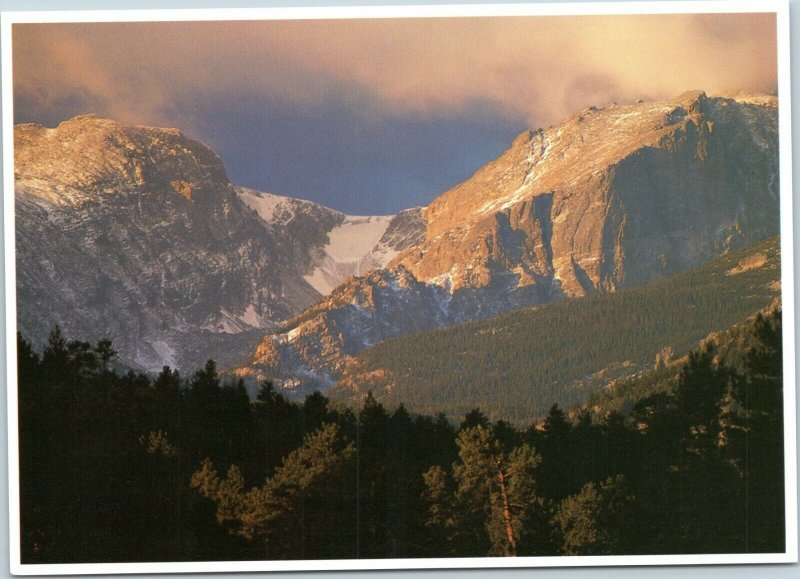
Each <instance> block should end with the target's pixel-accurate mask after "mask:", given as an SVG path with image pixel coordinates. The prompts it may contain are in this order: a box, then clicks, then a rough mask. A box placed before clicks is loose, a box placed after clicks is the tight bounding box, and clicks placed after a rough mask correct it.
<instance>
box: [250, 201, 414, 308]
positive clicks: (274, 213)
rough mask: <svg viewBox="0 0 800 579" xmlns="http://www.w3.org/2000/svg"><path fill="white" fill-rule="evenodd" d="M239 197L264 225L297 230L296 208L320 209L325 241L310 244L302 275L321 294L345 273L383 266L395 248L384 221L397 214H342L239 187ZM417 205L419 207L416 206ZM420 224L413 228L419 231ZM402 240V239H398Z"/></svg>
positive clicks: (291, 231) (289, 231)
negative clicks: (311, 248) (316, 244)
mask: <svg viewBox="0 0 800 579" xmlns="http://www.w3.org/2000/svg"><path fill="white" fill-rule="evenodd" d="M237 193H238V195H239V199H241V201H242V202H243V203H244V204H245V205H247V206H248V207H249V208H250V209H252V210H254V211H255V212H256V213H258V215H259V217H261V219H262V220H263V221H264V226H265V227H267V228H273V229H274V228H281V229H283V230H284V231H285V233H286V234H287V235H292V236H294V235H296V234H297V229H298V228H302V227H303V224H302V223H301V222H300V220H299V219H297V216H298V215H299V214H301V213H306V214H308V213H317V214H322V215H324V217H326V218H327V219H324V220H320V223H322V222H323V221H324V222H325V223H326V224H327V225H328V227H326V228H325V231H324V233H325V235H326V242H325V243H324V244H320V245H319V246H317V247H316V249H315V250H312V252H311V253H312V255H311V256H310V263H309V265H308V267H306V268H305V269H304V271H302V272H301V274H302V277H303V279H304V280H305V281H306V282H308V284H309V285H311V287H313V288H314V289H315V290H317V291H318V292H319V293H320V294H322V295H323V296H326V295H328V294H330V293H331V292H332V291H333V289H334V288H336V287H337V286H339V285H340V284H341V283H342V282H344V281H345V280H346V279H347V278H349V277H352V276H357V275H364V274H366V273H369V272H370V271H372V270H374V269H379V268H382V267H385V266H386V265H387V264H388V263H389V262H390V261H391V260H392V259H393V258H394V257H395V256H397V255H398V254H399V248H398V247H397V241H398V240H397V239H396V236H392V239H387V238H386V233H387V231H389V226H390V225H391V224H392V222H393V221H395V220H396V218H397V217H398V216H399V215H402V214H405V213H407V211H405V212H401V213H400V214H398V215H346V214H344V213H341V212H339V211H336V210H334V209H330V208H328V207H325V206H323V205H317V204H316V203H313V202H311V201H305V200H302V199H295V198H292V197H284V196H282V195H275V194H272V193H264V192H262V191H255V190H253V189H247V188H244V187H238V188H237ZM418 211H421V210H418ZM419 229H420V230H419V231H418V232H416V233H419V234H421V227H420V228H419ZM400 241H402V240H400Z"/></svg>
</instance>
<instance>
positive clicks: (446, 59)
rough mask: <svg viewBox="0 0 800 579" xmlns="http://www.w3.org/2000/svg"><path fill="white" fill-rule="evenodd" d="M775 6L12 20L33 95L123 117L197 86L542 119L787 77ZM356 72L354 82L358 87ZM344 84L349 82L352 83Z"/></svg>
mask: <svg viewBox="0 0 800 579" xmlns="http://www.w3.org/2000/svg"><path fill="white" fill-rule="evenodd" d="M775 61H776V50H775V19H774V16H772V15H768V14H749V15H735V14H734V15H725V14H723V15H646V16H583V17H573V16H570V17H566V16H559V17H525V18H517V17H515V18H508V17H504V18H501V17H497V18H444V19H441V18H440V19H428V20H421V19H392V20H349V21H288V22H287V21H260V22H224V23H212V22H193V23H156V24H154V23H116V24H111V23H109V24H63V25H54V24H50V25H16V26H15V29H14V73H15V94H16V96H17V99H18V100H19V101H24V104H23V105H22V106H23V108H24V109H25V110H26V111H27V110H34V109H36V108H41V109H45V110H47V109H53V108H56V107H58V105H59V103H63V102H64V101H68V100H69V99H72V100H77V101H85V102H86V103H87V104H91V105H94V106H97V107H98V108H101V109H102V110H101V111H95V112H100V113H108V114H109V115H112V116H114V117H116V118H119V119H120V120H124V121H140V122H159V121H167V120H170V119H173V118H174V117H175V116H176V115H177V114H179V112H180V114H182V115H188V116H191V111H188V113H187V112H186V111H185V110H182V107H181V103H186V104H187V105H189V107H190V105H191V98H192V95H193V94H196V93H209V92H211V93H220V94H230V95H232V96H235V95H236V94H242V93H250V94H262V95H263V97H264V100H265V103H269V102H274V101H284V102H291V103H295V104H298V105H302V104H304V103H318V102H320V101H323V100H325V99H326V98H328V97H329V96H330V93H331V92H332V91H340V92H341V91H345V92H346V91H347V90H363V91H367V92H369V93H371V94H373V95H374V96H375V97H376V99H377V100H378V102H379V103H380V105H381V106H389V107H393V108H394V109H396V110H401V111H409V112H410V113H415V114H425V113H427V112H431V111H436V110H437V109H443V108H447V109H459V108H463V107H465V106H468V105H469V104H470V103H474V102H475V101H487V102H490V103H494V104H496V106H498V107H500V108H504V109H507V110H508V111H510V112H511V113H512V114H522V115H524V116H525V117H526V118H527V119H529V120H530V121H532V122H535V121H538V122H540V123H553V122H557V121H558V120H559V119H560V118H561V117H563V116H565V115H567V114H569V113H571V112H573V111H574V109H575V108H576V107H583V106H587V105H590V104H595V105H604V104H607V103H608V102H611V101H631V100H635V99H638V98H643V97H647V98H657V97H668V96H672V95H674V94H677V93H679V92H682V91H684V90H686V89H689V88H702V89H704V90H706V91H707V92H709V93H712V94H718V93H731V92H739V91H747V92H756V91H766V90H769V89H771V88H773V87H774V86H775V84H776V62H775ZM348 87H349V88H348ZM345 96H346V95H345Z"/></svg>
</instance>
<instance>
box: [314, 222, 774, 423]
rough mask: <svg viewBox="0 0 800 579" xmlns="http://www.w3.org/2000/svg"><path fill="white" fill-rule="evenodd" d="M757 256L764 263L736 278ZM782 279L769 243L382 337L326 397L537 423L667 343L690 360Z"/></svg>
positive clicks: (759, 304) (646, 363)
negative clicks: (622, 284) (665, 272)
mask: <svg viewBox="0 0 800 579" xmlns="http://www.w3.org/2000/svg"><path fill="white" fill-rule="evenodd" d="M759 256H762V257H765V258H766V262H765V263H764V264H763V265H761V266H760V267H753V268H750V269H747V268H743V270H742V271H741V272H740V273H738V274H736V275H731V273H730V272H731V271H736V270H735V268H737V267H740V264H741V263H747V262H748V260H752V259H753V258H754V257H759ZM778 280H780V238H779V237H772V238H769V239H766V240H764V241H761V242H758V243H756V244H753V245H751V246H748V247H746V248H744V249H740V250H738V251H733V252H731V253H730V254H726V255H724V256H722V257H720V258H717V259H714V260H711V261H709V262H707V263H705V264H703V265H701V266H698V267H695V268H692V269H689V270H686V271H684V272H682V273H680V274H678V275H675V276H673V277H669V278H666V279H662V280H659V281H657V282H654V283H651V284H648V285H644V286H639V287H633V288H624V289H621V290H620V291H618V292H599V293H596V294H592V295H589V296H586V297H583V298H574V299H567V300H563V301H560V302H555V303H551V304H549V305H547V306H545V307H540V308H532V309H521V310H514V311H511V312H508V313H505V314H501V315H499V316H495V317H492V318H489V319H488V320H480V321H473V322H468V323H464V324H456V325H452V326H448V327H446V328H441V329H437V330H431V331H427V332H421V333H418V334H411V335H406V336H400V337H397V338H393V339H390V340H385V341H383V342H380V343H378V344H376V345H374V346H372V347H371V348H368V349H367V350H364V351H363V352H361V353H360V354H358V355H357V356H356V363H355V364H353V365H352V366H351V367H349V368H348V370H346V371H345V374H344V376H343V379H342V380H341V381H340V382H339V384H338V385H337V386H334V388H333V390H332V391H331V392H330V394H329V395H330V396H331V398H332V399H333V400H339V399H341V400H351V399H353V398H357V397H360V396H362V395H363V394H365V393H366V392H365V391H366V390H367V389H369V390H371V391H372V392H373V394H374V395H375V397H376V398H377V399H378V400H379V401H381V402H382V403H383V404H385V405H386V406H388V407H390V408H394V407H395V406H397V405H398V404H400V403H403V404H405V406H406V408H407V409H409V410H410V411H413V412H420V413H426V414H430V413H433V412H439V411H444V412H446V413H447V415H448V416H452V417H458V416H461V415H463V414H464V413H465V412H467V411H468V410H469V406H468V404H470V403H471V404H473V405H474V404H477V405H479V406H480V407H481V409H482V410H483V411H484V412H485V413H486V414H487V415H488V416H490V417H492V418H506V419H512V420H515V421H517V420H528V419H529V417H530V416H531V415H539V416H541V415H543V414H545V413H546V412H547V409H548V408H549V407H550V405H551V404H552V403H554V402H558V403H559V404H560V405H561V406H564V407H566V406H569V405H571V404H572V403H574V402H575V401H580V400H583V399H585V397H586V395H587V394H588V393H590V392H591V391H592V389H593V388H595V387H596V386H597V385H598V384H597V382H598V381H597V380H594V379H592V376H593V375H594V374H595V373H597V372H601V371H606V370H612V372H613V370H614V368H615V367H616V368H619V367H620V366H623V365H625V364H630V365H631V366H632V367H634V368H636V369H641V368H648V367H651V366H652V364H653V361H654V359H655V356H656V355H657V354H658V353H659V352H660V351H661V350H662V349H663V348H664V347H665V346H669V347H671V348H672V349H673V350H674V351H675V353H676V354H678V355H683V354H685V353H686V352H687V351H689V350H690V349H691V348H692V347H693V346H694V345H695V344H696V343H697V342H698V341H699V340H701V339H702V338H703V337H705V336H706V335H708V333H709V332H712V331H719V330H722V329H724V328H727V327H728V326H730V325H731V324H734V323H736V322H738V321H739V320H742V319H743V318H745V317H747V316H750V315H753V314H755V312H758V311H759V310H761V309H763V308H765V307H767V306H768V305H769V304H770V302H771V301H772V300H773V299H774V298H775V296H776V291H775V289H774V288H775V286H774V283H775V281H778ZM623 372H625V373H631V371H630V369H626V370H623ZM467 401H468V402H467Z"/></svg>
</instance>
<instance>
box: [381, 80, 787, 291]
mask: <svg viewBox="0 0 800 579" xmlns="http://www.w3.org/2000/svg"><path fill="white" fill-rule="evenodd" d="M733 143H737V145H734V144H733ZM745 167H754V168H755V170H756V172H757V176H756V178H753V176H752V175H751V174H749V173H747V172H746V171H745ZM776 173H777V114H776V109H775V108H774V107H771V106H760V105H758V104H752V103H750V102H749V101H748V102H740V101H737V100H735V99H731V98H716V97H715V98H711V97H708V96H706V94H705V93H704V92H703V91H689V92H685V93H683V94H681V95H680V96H678V97H676V98H674V99H670V100H664V101H657V102H652V103H636V104H631V105H611V106H608V107H605V108H602V109H600V108H596V107H588V108H586V109H583V110H582V111H580V112H578V113H576V114H575V115H573V116H571V117H569V118H567V119H566V120H565V121H564V122H563V123H561V124H560V125H558V126H555V127H552V128H550V129H547V130H543V129H539V130H536V131H526V132H524V133H522V134H521V135H520V136H518V137H517V138H516V139H515V140H514V142H513V144H512V145H511V146H510V147H509V149H508V150H506V151H505V152H504V153H503V154H502V155H500V157H498V159H496V160H495V161H492V162H491V163H489V164H487V165H486V166H484V167H483V168H481V169H480V170H478V171H477V172H476V173H475V174H474V175H473V176H472V177H471V178H470V179H468V180H467V181H465V182H464V183H462V184H460V185H458V186H456V187H454V188H453V189H451V190H449V191H447V192H446V193H444V194H443V195H442V196H441V197H439V198H438V199H436V200H435V201H433V202H432V203H431V204H430V205H429V206H428V209H427V210H426V212H425V218H426V222H427V228H426V233H425V237H426V243H424V244H422V246H421V247H419V248H415V250H414V251H409V252H407V253H405V254H404V255H401V256H400V257H398V258H397V260H395V263H400V262H402V263H404V264H405V265H406V266H407V267H408V268H409V269H410V270H411V271H413V272H414V274H415V275H416V276H417V277H419V278H420V279H424V280H427V281H431V282H436V281H437V280H438V283H443V284H444V283H446V284H450V285H453V286H455V287H479V286H482V285H486V284H488V283H491V279H492V277H493V274H494V272H496V271H497V270H498V269H499V270H504V271H509V270H512V271H515V272H516V274H517V275H518V278H519V285H527V284H532V283H538V284H539V285H542V283H544V284H553V285H554V287H556V288H557V289H558V290H559V291H563V292H565V293H566V294H568V295H583V294H584V293H586V292H588V291H594V290H596V289H600V288H606V289H613V288H615V287H620V286H622V285H625V284H636V283H641V282H642V281H646V280H647V279H649V278H651V277H652V276H653V275H654V274H655V275H660V274H669V273H674V272H675V271H677V269H681V268H685V267H688V266H689V265H691V264H690V262H693V260H696V259H697V257H698V256H697V255H696V253H697V252H698V248H700V247H704V246H707V245H708V243H709V242H710V243H711V244H713V245H715V246H730V245H731V244H734V245H735V244H736V243H737V242H738V241H737V240H738V239H739V237H740V235H739V233H738V231H739V229H740V225H741V223H740V221H741V217H742V211H741V208H743V207H752V208H753V210H755V211H758V212H760V211H761V210H760V209H758V208H757V207H755V206H753V205H752V203H753V199H754V198H756V197H757V196H758V195H766V196H767V198H768V199H769V205H770V207H773V208H774V207H776V206H777V198H778V197H777V181H776V180H775V179H772V180H769V179H767V178H766V176H767V175H768V174H772V175H774V174H776ZM756 188H759V189H761V190H760V191H759V192H758V193H757V194H756V192H755V191H753V189H756ZM702 198H714V199H716V200H717V201H718V202H716V203H713V204H712V205H713V206H710V207H709V208H708V211H709V212H710V213H711V214H717V216H718V219H720V220H721V221H720V222H719V223H718V226H717V229H715V230H713V231H710V230H709V229H708V228H709V225H708V221H707V220H706V219H705V218H704V217H703V216H701V215H700V214H699V213H698V212H696V211H694V212H692V211H693V210H691V208H692V207H693V201H692V200H693V199H694V200H696V199H702ZM634 206H640V207H641V210H640V211H639V216H638V219H637V221H636V223H632V222H627V221H625V219H624V215H625V213H626V212H627V211H626V207H634ZM745 213H746V212H745ZM706 217H707V216H706ZM712 221H714V219H712ZM512 222H516V223H523V224H527V227H528V228H530V227H532V226H534V225H535V224H537V223H538V225H537V227H539V228H540V229H541V231H540V232H539V233H534V232H532V231H528V232H525V231H522V230H524V229H525V227H522V226H519V225H517V224H515V223H512ZM690 224H691V225H690ZM515 232H516V233H515ZM678 232H681V235H676V234H677V233H678ZM514 235H524V236H525V237H527V238H529V239H530V238H531V236H533V237H534V238H537V239H535V240H534V239H531V244H529V245H527V246H525V247H524V248H523V249H524V250H523V251H521V252H520V251H517V250H511V248H509V247H508V245H509V239H510V238H509V236H514ZM681 238H683V239H684V241H680V239H681ZM655 239H659V241H657V242H656V243H655V245H653V243H654V241H655ZM634 240H636V241H634ZM704 240H705V241H704ZM626 242H627V243H626ZM512 244H514V242H512ZM625 245H627V246H628V247H627V248H626V247H625ZM642 246H644V247H642ZM537 247H538V249H537ZM703 251H705V250H700V253H702V252H703ZM476 253H477V254H478V255H477V256H476ZM551 254H552V256H550V255H551ZM637 254H638V256H639V257H642V258H646V259H647V261H648V263H643V264H641V265H639V264H637V263H636V261H638V260H637ZM682 255H683V256H684V257H682ZM686 256H688V257H686ZM659 263H660V264H661V265H660V266H659Z"/></svg>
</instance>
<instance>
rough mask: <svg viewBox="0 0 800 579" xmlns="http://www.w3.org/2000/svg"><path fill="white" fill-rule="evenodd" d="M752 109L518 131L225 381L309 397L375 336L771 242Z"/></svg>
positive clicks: (764, 113) (593, 117)
mask: <svg viewBox="0 0 800 579" xmlns="http://www.w3.org/2000/svg"><path fill="white" fill-rule="evenodd" d="M753 100H754V99H748V100H737V99H733V98H720V97H708V96H707V95H706V94H705V93H704V92H702V91H689V92H686V93H683V94H681V95H679V96H678V97H675V98H673V99H669V100H664V101H657V102H651V103H645V102H640V103H635V104H630V105H609V106H607V107H604V108H597V107H587V108H585V109H583V110H581V111H579V112H578V113H576V114H574V115H572V116H570V117H569V118H567V119H566V120H564V122H562V123H561V124H560V125H558V126H555V127H552V128H549V129H546V130H544V129H538V130H533V131H525V132H523V133H521V134H520V135H519V136H517V138H516V139H514V141H513V143H512V144H511V146H510V147H509V148H508V150H506V151H505V152H504V153H502V154H501V155H500V156H499V157H498V158H497V159H496V160H494V161H492V162H490V163H488V164H487V165H486V166H484V167H483V168H481V169H479V170H478V171H477V172H476V173H475V174H474V175H473V176H472V177H471V178H470V179H468V180H467V181H465V182H464V183H462V184H460V185H458V186H456V187H454V188H452V189H450V190H449V191H447V192H445V193H444V194H443V195H441V196H440V197H439V198H437V199H436V200H434V201H433V202H432V203H431V204H430V205H429V206H428V208H427V209H425V210H424V211H423V213H422V216H421V217H422V220H423V222H424V228H425V233H424V237H422V238H421V239H420V242H419V243H416V244H413V245H410V246H409V247H407V248H406V249H405V250H404V251H402V252H401V253H400V254H399V255H398V256H397V257H396V258H395V259H394V260H392V261H391V262H390V263H389V265H388V267H387V269H386V270H385V271H384V272H381V273H380V274H372V275H370V276H367V277H364V278H359V279H356V280H352V281H351V282H349V283H348V285H346V286H343V287H342V288H339V289H337V290H335V291H334V292H332V293H331V294H330V296H329V297H328V298H327V299H326V300H325V301H324V302H321V303H319V304H316V305H315V306H313V307H312V308H310V309H308V310H307V311H306V312H304V313H303V314H301V315H299V316H298V317H296V318H295V319H294V322H295V323H293V324H292V325H291V326H290V327H288V328H286V330H288V331H285V332H281V333H278V334H276V335H270V336H267V337H265V339H264V341H263V342H262V343H261V345H260V346H259V348H258V353H257V355H255V356H254V357H253V359H252V361H251V364H250V365H248V366H247V367H245V368H242V369H241V370H240V372H239V373H240V374H241V375H249V374H250V375H255V376H258V377H271V378H273V379H276V380H277V381H278V382H282V383H283V384H284V385H286V386H287V387H298V386H299V387H301V391H302V389H303V387H304V388H307V389H313V388H314V387H322V388H324V387H327V386H329V385H330V384H331V383H333V382H335V380H336V379H337V378H338V375H339V373H340V372H341V368H343V367H344V366H346V363H347V359H348V357H350V356H352V355H353V354H355V353H357V352H359V351H360V350H362V349H364V348H366V347H368V346H370V345H373V344H375V343H377V342H379V341H381V340H384V339H387V338H389V337H393V336H399V335H402V334H405V333H409V332H415V331H419V330H420V329H421V328H424V327H428V328H431V327H441V326H445V325H449V324H454V323H459V322H464V321H467V320H474V319H480V318H486V317H489V316H492V315H495V314H497V313H500V312H505V311H509V310H512V309H516V308H522V307H526V306H533V305H540V304H547V303H550V302H553V301H555V300H558V299H561V298H564V297H580V296H585V295H587V294H590V293H592V292H597V291H616V290H617V289H620V288H623V287H630V286H636V285H641V284H644V283H647V282H650V281H653V280H657V279H660V278H664V277H667V276H670V275H673V274H676V273H678V272H680V271H683V270H685V269H687V268H689V267H692V266H695V265H698V264H700V263H703V262H705V261H707V260H709V259H712V258H713V257H716V256H719V255H721V254H724V253H726V252H727V251H729V250H730V249H732V248H736V247H741V246H744V245H747V244H749V243H752V242H755V241H758V240H761V239H764V238H766V237H769V236H770V235H774V234H776V233H777V232H778V228H779V227H778V226H779V223H778V218H777V215H778V205H779V196H778V179H777V175H778V149H777V136H778V132H777V110H776V108H775V107H774V106H771V105H770V104H769V100H768V101H767V104H766V106H765V105H762V104H759V103H755V102H752V101H753ZM376 276H377V277H376ZM401 280H402V283H401ZM397 312H404V313H403V314H402V315H398V314H397ZM306 391H307V390H306Z"/></svg>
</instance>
